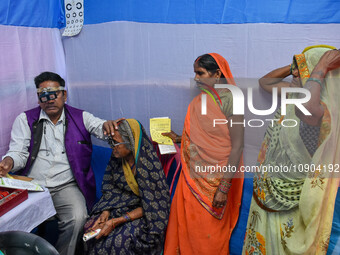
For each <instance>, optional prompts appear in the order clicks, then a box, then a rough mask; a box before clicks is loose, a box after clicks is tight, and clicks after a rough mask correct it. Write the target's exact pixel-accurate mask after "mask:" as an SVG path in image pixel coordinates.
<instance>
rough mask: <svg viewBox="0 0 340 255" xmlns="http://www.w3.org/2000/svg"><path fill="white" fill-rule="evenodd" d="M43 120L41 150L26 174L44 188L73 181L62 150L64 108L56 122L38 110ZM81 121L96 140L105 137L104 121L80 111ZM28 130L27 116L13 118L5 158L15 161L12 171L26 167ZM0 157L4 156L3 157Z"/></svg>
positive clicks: (63, 146) (64, 128)
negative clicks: (8, 157)
mask: <svg viewBox="0 0 340 255" xmlns="http://www.w3.org/2000/svg"><path fill="white" fill-rule="evenodd" d="M40 119H45V120H46V121H44V124H43V135H42V138H41V144H40V149H39V152H38V155H37V158H36V159H35V161H34V163H33V165H32V167H31V170H30V172H29V174H28V176H29V177H31V178H34V181H35V182H37V183H38V184H40V185H43V186H45V187H57V186H59V185H62V184H65V183H68V182H71V181H74V176H73V173H72V171H71V168H70V164H69V162H68V158H67V155H66V151H65V144H64V135H65V130H66V127H65V113H64V110H63V112H62V114H61V116H60V118H59V120H58V121H57V123H56V124H53V122H52V121H51V120H50V118H49V117H48V115H47V114H46V113H45V112H44V111H43V110H41V112H40V116H39V120H40ZM83 121H84V126H85V128H86V130H87V131H88V132H89V133H90V134H92V135H95V136H96V137H97V138H99V139H104V134H103V129H102V127H103V123H104V122H105V120H102V119H100V118H97V117H95V116H93V115H92V114H91V113H88V112H85V111H84V112H83ZM30 140H31V130H30V128H29V126H28V122H27V116H26V114H25V113H21V114H20V115H19V116H18V117H17V118H16V119H15V121H14V123H13V127H12V132H11V141H10V145H9V150H8V152H7V154H6V155H5V156H4V157H7V156H10V157H11V158H12V159H13V160H14V166H13V169H12V171H17V170H19V169H22V168H24V167H25V165H26V162H27V159H28V156H29V153H28V148H29V145H30ZM4 157H3V158H4Z"/></svg>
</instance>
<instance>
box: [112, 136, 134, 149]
mask: <svg viewBox="0 0 340 255" xmlns="http://www.w3.org/2000/svg"><path fill="white" fill-rule="evenodd" d="M108 143H109V145H110V147H111V148H112V149H113V148H114V147H116V146H118V145H121V144H129V142H121V143H116V142H115V140H113V139H112V138H111V137H109V140H108Z"/></svg>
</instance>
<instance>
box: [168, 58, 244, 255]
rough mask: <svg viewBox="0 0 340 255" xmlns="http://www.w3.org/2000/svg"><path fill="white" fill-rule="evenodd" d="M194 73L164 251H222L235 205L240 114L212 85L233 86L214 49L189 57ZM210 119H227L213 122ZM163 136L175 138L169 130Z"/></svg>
mask: <svg viewBox="0 0 340 255" xmlns="http://www.w3.org/2000/svg"><path fill="white" fill-rule="evenodd" d="M194 72H195V81H196V84H197V86H198V88H199V89H201V90H202V92H201V93H200V94H199V95H198V96H196V97H195V98H194V99H193V100H192V102H191V103H190V105H189V107H188V111H187V115H186V118H185V123H184V128H183V134H182V138H181V143H182V146H181V161H182V172H181V175H180V177H179V180H178V184H177V188H176V192H175V195H174V198H173V201H172V205H171V210H170V218H169V223H168V228H167V234H166V241H165V247H164V254H165V255H168V254H228V253H229V239H230V236H231V233H232V231H233V228H234V227H235V225H236V222H237V219H238V214H239V208H240V205H241V196H242V187H243V175H242V174H241V173H239V172H238V169H239V167H240V165H241V164H243V162H242V152H243V137H244V127H243V125H242V124H241V123H242V122H243V115H233V97H232V94H231V92H230V91H229V90H228V89H220V88H216V89H215V88H214V84H226V83H227V84H232V85H235V82H234V79H233V76H232V74H231V71H230V68H229V64H228V62H227V61H226V60H225V59H224V58H223V57H222V56H220V55H219V54H216V53H210V54H205V55H202V56H200V57H198V58H197V59H196V60H195V62H194ZM202 100H203V104H202ZM205 102H206V104H205ZM202 105H203V106H202ZM204 105H205V106H206V107H205V108H206V111H207V112H206V114H202V107H204ZM216 119H223V120H224V122H225V123H226V120H227V121H228V123H227V124H223V125H214V120H216ZM231 123H238V124H234V125H232V124H231ZM167 135H168V136H169V137H171V138H172V139H173V140H174V141H178V138H179V137H178V136H177V135H175V133H173V132H171V133H170V134H167Z"/></svg>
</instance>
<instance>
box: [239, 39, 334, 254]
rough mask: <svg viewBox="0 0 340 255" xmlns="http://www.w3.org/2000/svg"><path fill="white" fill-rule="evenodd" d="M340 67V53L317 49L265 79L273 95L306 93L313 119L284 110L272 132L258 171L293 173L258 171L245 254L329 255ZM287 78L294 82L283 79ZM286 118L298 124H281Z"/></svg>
mask: <svg viewBox="0 0 340 255" xmlns="http://www.w3.org/2000/svg"><path fill="white" fill-rule="evenodd" d="M331 49H333V50H331ZM339 67H340V52H339V50H335V49H334V48H333V47H330V46H326V45H319V46H313V47H308V48H306V49H305V50H304V51H303V53H302V54H299V55H295V56H294V58H293V63H292V64H291V65H287V66H284V67H281V68H278V69H276V70H274V71H272V72H270V73H268V74H267V75H265V76H264V77H262V78H261V79H260V81H259V83H260V86H261V87H262V88H263V89H265V90H266V91H268V92H271V91H272V89H273V88H275V87H276V88H278V90H279V93H280V91H281V89H282V88H284V87H303V88H306V89H308V90H309V91H310V92H311V98H310V100H309V101H308V102H307V103H304V104H303V106H304V107H305V108H306V109H307V110H308V111H309V112H310V113H311V115H310V116H307V115H304V114H303V113H302V112H301V111H300V109H298V108H295V107H294V105H287V114H286V115H281V109H279V110H278V111H277V113H276V115H275V117H274V119H278V121H276V122H274V124H273V125H270V126H269V127H268V128H267V130H266V133H265V137H264V141H263V143H262V146H261V150H260V153H259V157H258V166H259V167H260V169H261V167H262V169H263V167H269V166H278V167H280V166H285V167H287V168H286V170H287V169H288V171H287V172H284V171H281V172H279V173H275V174H271V173H268V172H267V173H261V172H259V173H258V174H257V176H256V177H255V178H254V188H253V199H252V202H251V206H250V211H249V217H248V224H247V232H246V237H245V243H244V246H243V254H275V255H276V254H325V253H326V252H327V247H328V242H329V237H330V232H331V227H332V217H333V211H334V201H335V197H336V192H337V188H338V179H337V178H336V177H337V176H336V175H335V171H334V170H335V169H336V168H338V167H339V163H340V160H339V158H340V154H339V152H340V141H339V135H338V134H339V132H340V119H339V109H340V102H339V95H340V90H339V85H340V84H339V83H340V82H339V77H340V72H339V69H337V68H339ZM334 69H337V70H334ZM289 75H293V80H292V82H291V83H289V82H286V81H283V79H284V78H285V77H287V76H289ZM337 78H338V79H337ZM298 96H299V94H294V93H292V94H289V95H288V98H290V99H294V98H298ZM285 120H286V121H288V120H293V121H291V122H293V123H296V124H297V125H295V127H289V126H293V125H289V126H288V125H285V126H283V125H282V123H283V121H285ZM287 123H288V122H287ZM290 124H291V123H290Z"/></svg>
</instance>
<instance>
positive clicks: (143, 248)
mask: <svg viewBox="0 0 340 255" xmlns="http://www.w3.org/2000/svg"><path fill="white" fill-rule="evenodd" d="M110 145H111V147H112V156H111V159H110V161H109V164H108V166H107V168H106V172H105V175H104V178H103V184H102V193H103V195H102V197H101V199H100V200H99V201H98V202H97V203H96V204H95V206H94V208H93V210H92V216H91V218H90V219H89V220H88V222H87V223H86V224H85V232H88V231H91V230H96V229H101V231H100V233H99V235H98V236H97V237H96V238H95V239H91V240H89V241H87V242H86V243H85V250H86V252H87V254H160V253H161V252H162V249H163V242H164V235H165V230H166V227H167V223H168V215H169V208H170V204H169V203H170V198H169V191H168V186H167V184H166V181H165V175H164V172H163V169H162V166H161V163H160V162H159V159H158V157H157V154H156V152H155V151H154V149H153V146H152V144H151V142H150V140H149V139H148V137H147V135H146V133H145V130H144V128H143V127H142V126H141V124H140V123H139V122H138V121H137V120H134V119H127V120H123V121H121V122H120V123H119V126H118V131H116V132H115V134H114V136H113V137H112V140H111V141H110Z"/></svg>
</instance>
